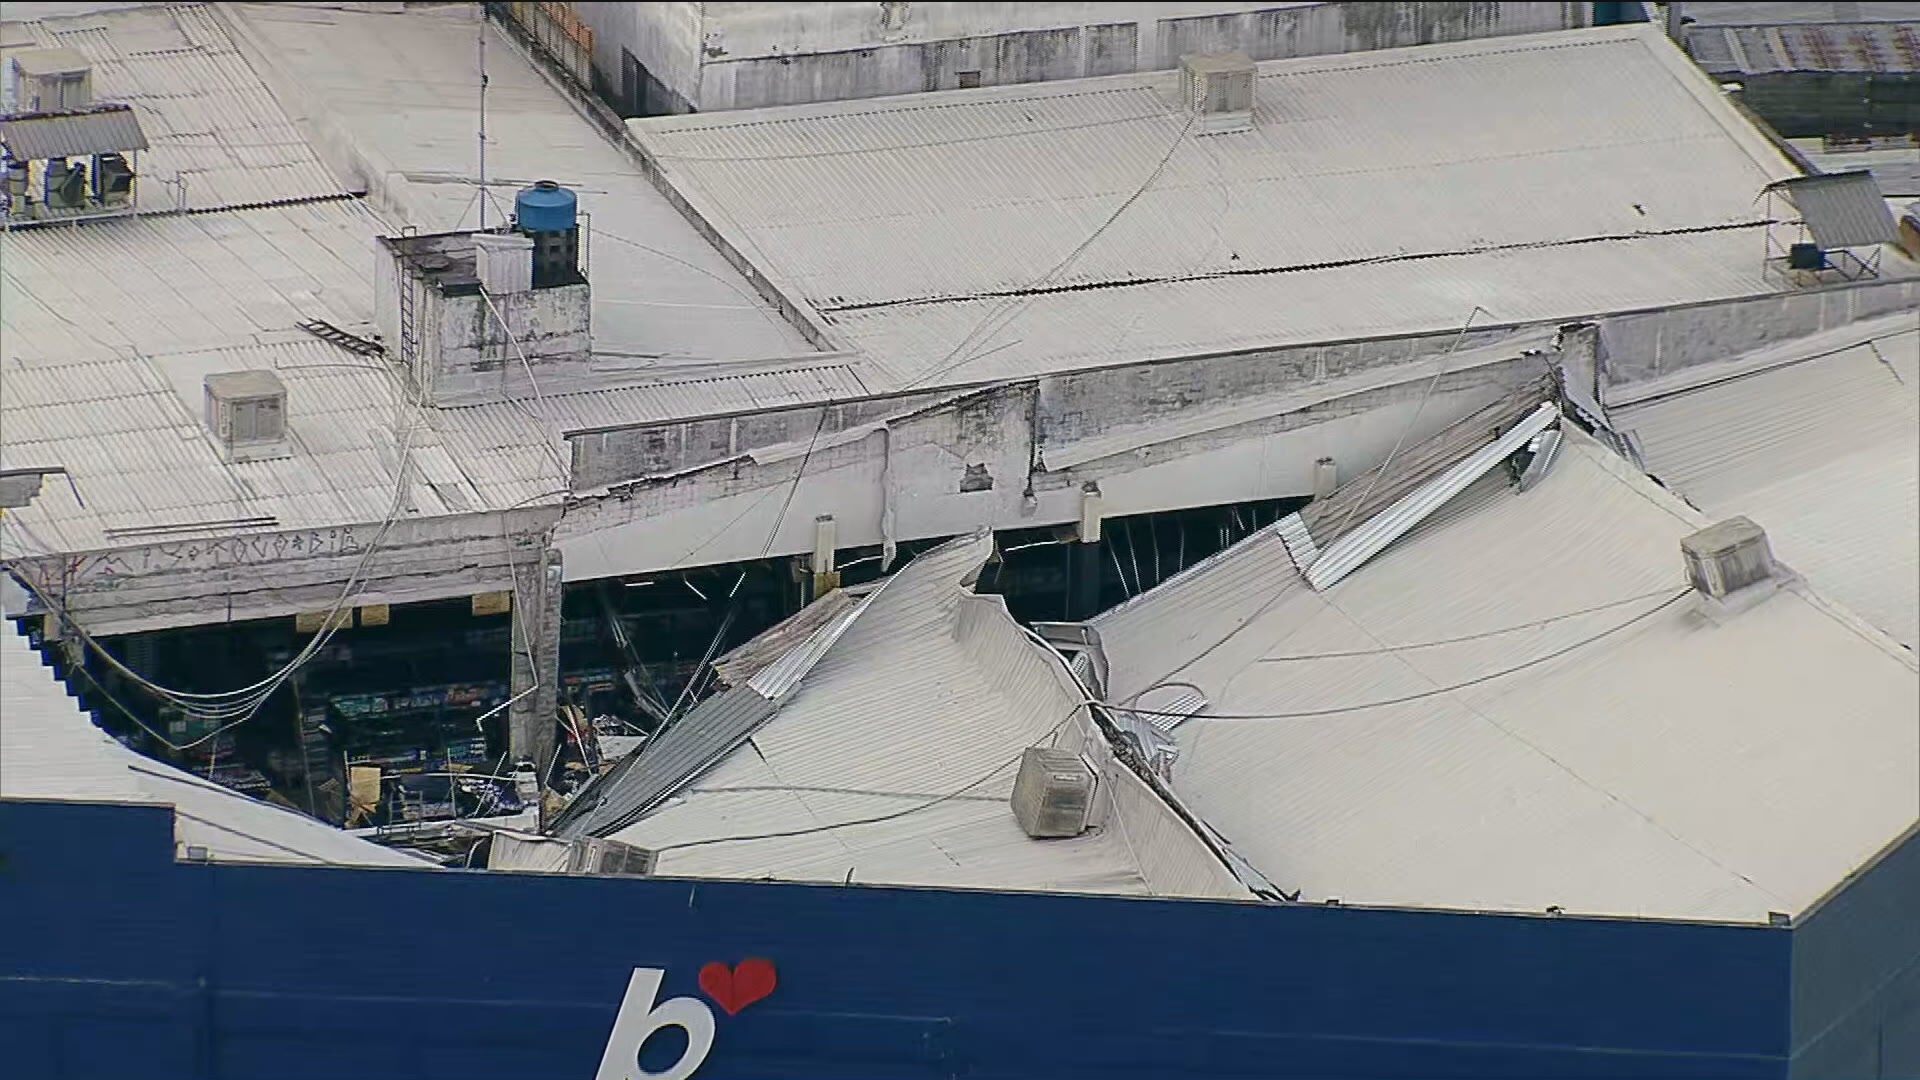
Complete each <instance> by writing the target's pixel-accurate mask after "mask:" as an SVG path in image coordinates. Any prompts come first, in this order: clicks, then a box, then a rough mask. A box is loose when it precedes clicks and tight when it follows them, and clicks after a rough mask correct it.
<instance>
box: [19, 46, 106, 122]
mask: <svg viewBox="0 0 1920 1080" xmlns="http://www.w3.org/2000/svg"><path fill="white" fill-rule="evenodd" d="M12 66H13V107H14V109H15V110H16V111H18V112H22V113H55V112H78V111H80V110H82V109H86V108H89V107H91V106H92V105H93V63H92V61H90V60H88V59H87V58H86V57H85V56H83V55H81V54H80V53H78V52H75V51H74V50H72V49H28V50H25V51H23V52H19V53H16V54H14V58H13V65H12Z"/></svg>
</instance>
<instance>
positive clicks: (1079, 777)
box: [1013, 746, 1094, 840]
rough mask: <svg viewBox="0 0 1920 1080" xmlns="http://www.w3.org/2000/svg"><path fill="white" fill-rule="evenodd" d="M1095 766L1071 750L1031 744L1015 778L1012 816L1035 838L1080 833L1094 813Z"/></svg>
mask: <svg viewBox="0 0 1920 1080" xmlns="http://www.w3.org/2000/svg"><path fill="white" fill-rule="evenodd" d="M1093 787H1094V778H1093V770H1092V769H1091V768H1089V767H1088V765H1087V763H1086V762H1085V761H1083V760H1081V758H1080V755H1079V754H1076V753H1074V752H1073V751H1071V750H1050V749H1044V748H1041V747H1037V746H1036V747H1029V748H1028V749H1027V751H1026V753H1024V754H1022V755H1020V775H1019V776H1018V777H1016V778H1015V779H1014V781H1013V816H1014V817H1015V818H1018V819H1019V821H1020V827H1021V828H1022V829H1024V830H1026V833H1027V835H1028V836H1031V837H1033V838H1034V839H1036V840H1047V839H1057V838H1060V837H1067V836H1079V835H1080V834H1081V833H1083V832H1086V831H1087V823H1088V819H1089V818H1090V816H1091V815H1092V813H1093Z"/></svg>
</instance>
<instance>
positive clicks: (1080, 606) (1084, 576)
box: [1067, 483, 1105, 620]
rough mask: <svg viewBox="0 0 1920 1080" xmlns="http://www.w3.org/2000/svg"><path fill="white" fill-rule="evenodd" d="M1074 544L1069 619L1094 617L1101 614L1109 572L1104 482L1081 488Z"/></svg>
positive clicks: (1089, 484) (1069, 586) (1069, 583)
mask: <svg viewBox="0 0 1920 1080" xmlns="http://www.w3.org/2000/svg"><path fill="white" fill-rule="evenodd" d="M1077 530H1078V534H1079V535H1078V537H1077V538H1076V542H1075V543H1074V545H1073V570H1072V573H1071V574H1070V575H1069V577H1068V588H1069V589H1070V590H1071V592H1072V599H1071V600H1070V601H1069V605H1068V606H1069V607H1070V608H1071V610H1070V611H1068V613H1067V618H1069V619H1072V620H1080V619H1091V618H1093V617H1094V616H1095V615H1098V614H1099V613H1100V578H1101V576H1102V574H1103V573H1104V571H1105V567H1103V566H1102V565H1101V563H1100V556H1101V554H1102V553H1101V550H1100V485H1098V484H1094V483H1088V484H1087V485H1085V486H1084V487H1082V488H1081V489H1080V522H1079V525H1078V527H1077Z"/></svg>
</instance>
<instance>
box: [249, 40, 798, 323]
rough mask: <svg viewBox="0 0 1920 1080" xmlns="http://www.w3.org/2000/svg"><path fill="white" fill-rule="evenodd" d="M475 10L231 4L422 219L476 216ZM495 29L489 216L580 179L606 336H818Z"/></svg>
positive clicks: (388, 192) (389, 192)
mask: <svg viewBox="0 0 1920 1080" xmlns="http://www.w3.org/2000/svg"><path fill="white" fill-rule="evenodd" d="M473 12H474V8H473V7H472V6H471V5H449V6H445V7H441V8H432V7H429V8H427V9H426V10H422V5H413V8H412V10H409V11H408V12H407V13H406V14H405V15H404V16H395V15H389V14H378V13H368V12H357V11H347V10H321V9H316V8H312V7H304V8H296V7H291V6H286V5H277V4H252V5H244V6H242V5H235V6H233V7H230V8H228V9H227V14H228V15H229V16H230V17H231V18H234V19H237V20H240V21H241V22H243V23H244V25H245V26H246V28H247V30H248V32H249V33H250V34H251V35H252V36H253V37H254V38H256V39H257V40H258V41H259V42H260V44H261V47H262V48H263V49H264V50H266V51H267V52H268V53H269V55H271V56H272V58H273V61H274V64H275V70H274V72H273V73H272V75H271V78H270V79H269V81H270V82H272V84H273V85H274V89H275V90H276V91H277V92H284V93H285V94H286V95H288V96H289V98H291V99H300V100H303V102H304V107H305V108H306V109H308V110H310V111H311V112H312V113H313V114H314V115H315V116H316V117H323V118H324V122H325V124H326V125H327V127H328V128H329V129H330V130H331V131H332V132H333V133H334V135H335V136H336V139H335V141H334V143H333V145H332V146H331V147H330V149H331V150H333V151H337V152H338V153H339V154H340V155H341V156H342V157H343V158H346V159H351V160H352V161H353V162H356V163H357V164H354V165H353V166H351V167H352V168H355V169H363V170H367V171H370V172H376V173H378V174H380V175H379V176H378V178H377V179H376V180H370V181H369V183H370V185H371V186H373V187H375V188H376V189H377V190H376V191H375V193H374V198H375V199H376V200H377V201H378V202H379V204H380V205H381V207H382V210H383V212H387V213H390V214H391V215H392V216H393V218H394V220H395V221H396V222H407V223H411V224H415V225H418V226H420V227H421V228H422V229H425V230H427V231H434V230H437V229H451V228H456V227H466V228H471V227H474V226H475V225H477V224H478V222H479V211H478V208H477V206H476V202H477V200H476V198H475V189H476V184H475V179H476V176H475V169H476V164H477V153H476V143H475V129H474V117H475V108H476V103H477V98H476V94H477V90H478V86H477V72H476V70H475V62H476V59H475V53H474V39H475V31H476V26H475V22H474V14H473ZM487 34H488V37H487V58H488V59H487V175H488V179H489V183H488V191H489V192H490V199H489V209H488V211H487V213H488V219H489V221H491V222H494V223H498V222H499V220H500V218H501V216H502V215H503V214H504V213H505V212H506V210H507V209H509V208H510V207H511V206H512V204H513V199H514V194H515V192H516V191H518V190H519V189H520V188H521V187H523V186H525V185H527V184H530V183H532V182H533V181H535V180H539V179H543V178H548V179H553V180H557V181H559V182H561V183H563V184H566V185H567V186H569V187H571V188H573V189H574V191H575V192H576V194H577V195H578V196H579V200H580V209H581V211H582V212H583V213H585V214H587V215H589V216H590V218H591V235H590V236H589V237H587V248H588V252H587V257H588V259H589V261H590V262H591V277H592V279H593V298H594V328H593V336H594V345H595V347H596V349H599V350H602V351H606V352H625V353H630V354H647V355H651V356H656V357H661V358H665V359H669V360H671V359H687V360H694V359H701V360H707V361H722V360H738V359H743V358H763V357H776V356H791V355H796V354H799V353H803V352H806V351H807V350H809V349H810V348H811V346H810V345H809V344H808V342H807V341H806V339H805V338H804V337H803V336H802V335H801V334H800V333H799V332H798V331H797V330H796V329H795V328H794V327H793V326H792V325H790V324H789V323H788V322H787V321H786V320H785V319H784V317H782V316H781V315H780V314H778V313H777V312H776V311H774V310H773V308H772V307H771V306H770V305H769V304H768V303H767V302H766V301H765V300H764V299H762V298H761V297H760V296H759V294H758V293H756V292H755V291H754V289H753V287H752V286H751V285H749V284H748V282H747V281H746V279H745V278H744V277H742V276H741V275H740V273H739V271H737V270H735V269H734V268H733V266H732V265H731V264H729V263H728V262H727V261H726V260H725V259H724V258H723V257H722V256H721V255H720V253H719V252H718V251H717V250H716V249H715V248H714V247H713V245H712V244H710V243H709V242H708V241H707V240H706V239H705V238H704V237H702V236H701V235H700V234H699V233H698V232H697V231H696V230H695V229H694V227H693V226H692V225H691V224H689V223H688V222H687V220H686V219H685V218H684V217H682V216H681V215H680V213H679V211H677V210H676V209H674V207H673V206H672V205H671V204H670V203H668V201H667V199H666V198H665V197H664V196H663V195H661V193H660V192H659V190H657V189H656V188H655V187H654V186H653V184H652V183H651V182H650V181H649V180H647V179H646V177H644V176H643V175H641V173H640V171H639V169H638V168H637V167H636V166H635V164H634V163H633V161H632V160H631V159H630V158H629V157H628V156H627V154H626V152H625V151H623V150H622V149H620V148H619V147H617V146H615V145H614V144H613V143H612V142H611V141H609V140H608V138H607V137H606V135H605V134H604V133H603V132H602V131H601V130H600V129H599V128H598V127H596V126H595V125H594V124H593V123H591V122H590V121H588V120H587V119H586V118H584V117H582V116H581V115H580V113H579V111H578V109H577V108H576V107H575V106H574V104H573V103H572V102H570V101H568V100H567V99H566V98H565V97H564V96H562V95H561V94H560V93H559V92H557V91H556V90H555V89H554V88H553V87H552V86H551V85H549V84H548V82H547V81H546V80H545V78H544V77H543V76H542V75H541V73H540V72H539V71H538V70H536V69H535V68H534V67H533V66H531V65H530V64H528V63H526V62H524V61H523V60H522V59H521V58H520V56H519V53H518V48H517V46H515V45H513V44H512V43H510V42H509V41H508V40H506V39H505V38H503V37H502V36H501V35H500V32H499V31H498V29H497V28H490V29H489V30H488V31H487ZM338 167H340V168H343V169H344V168H348V167H349V166H347V165H339V166H338Z"/></svg>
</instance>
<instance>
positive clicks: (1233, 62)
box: [1180, 52, 1254, 135]
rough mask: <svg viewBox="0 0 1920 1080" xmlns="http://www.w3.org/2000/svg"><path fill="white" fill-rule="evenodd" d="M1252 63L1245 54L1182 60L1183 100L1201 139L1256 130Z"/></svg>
mask: <svg viewBox="0 0 1920 1080" xmlns="http://www.w3.org/2000/svg"><path fill="white" fill-rule="evenodd" d="M1253 77H1254V68H1253V60H1252V59H1250V58H1249V57H1248V56H1247V54H1246V53H1243V52H1224V53H1189V54H1187V55H1186V56H1182V57H1181V58H1180V97H1181V100H1182V102H1183V103H1184V104H1185V106H1186V108H1187V111H1188V112H1189V113H1190V114H1192V116H1193V130H1194V133H1195V134H1199V135H1220V134H1225V133H1227V132H1230V131H1247V130H1249V129H1251V128H1252V127H1253Z"/></svg>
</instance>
